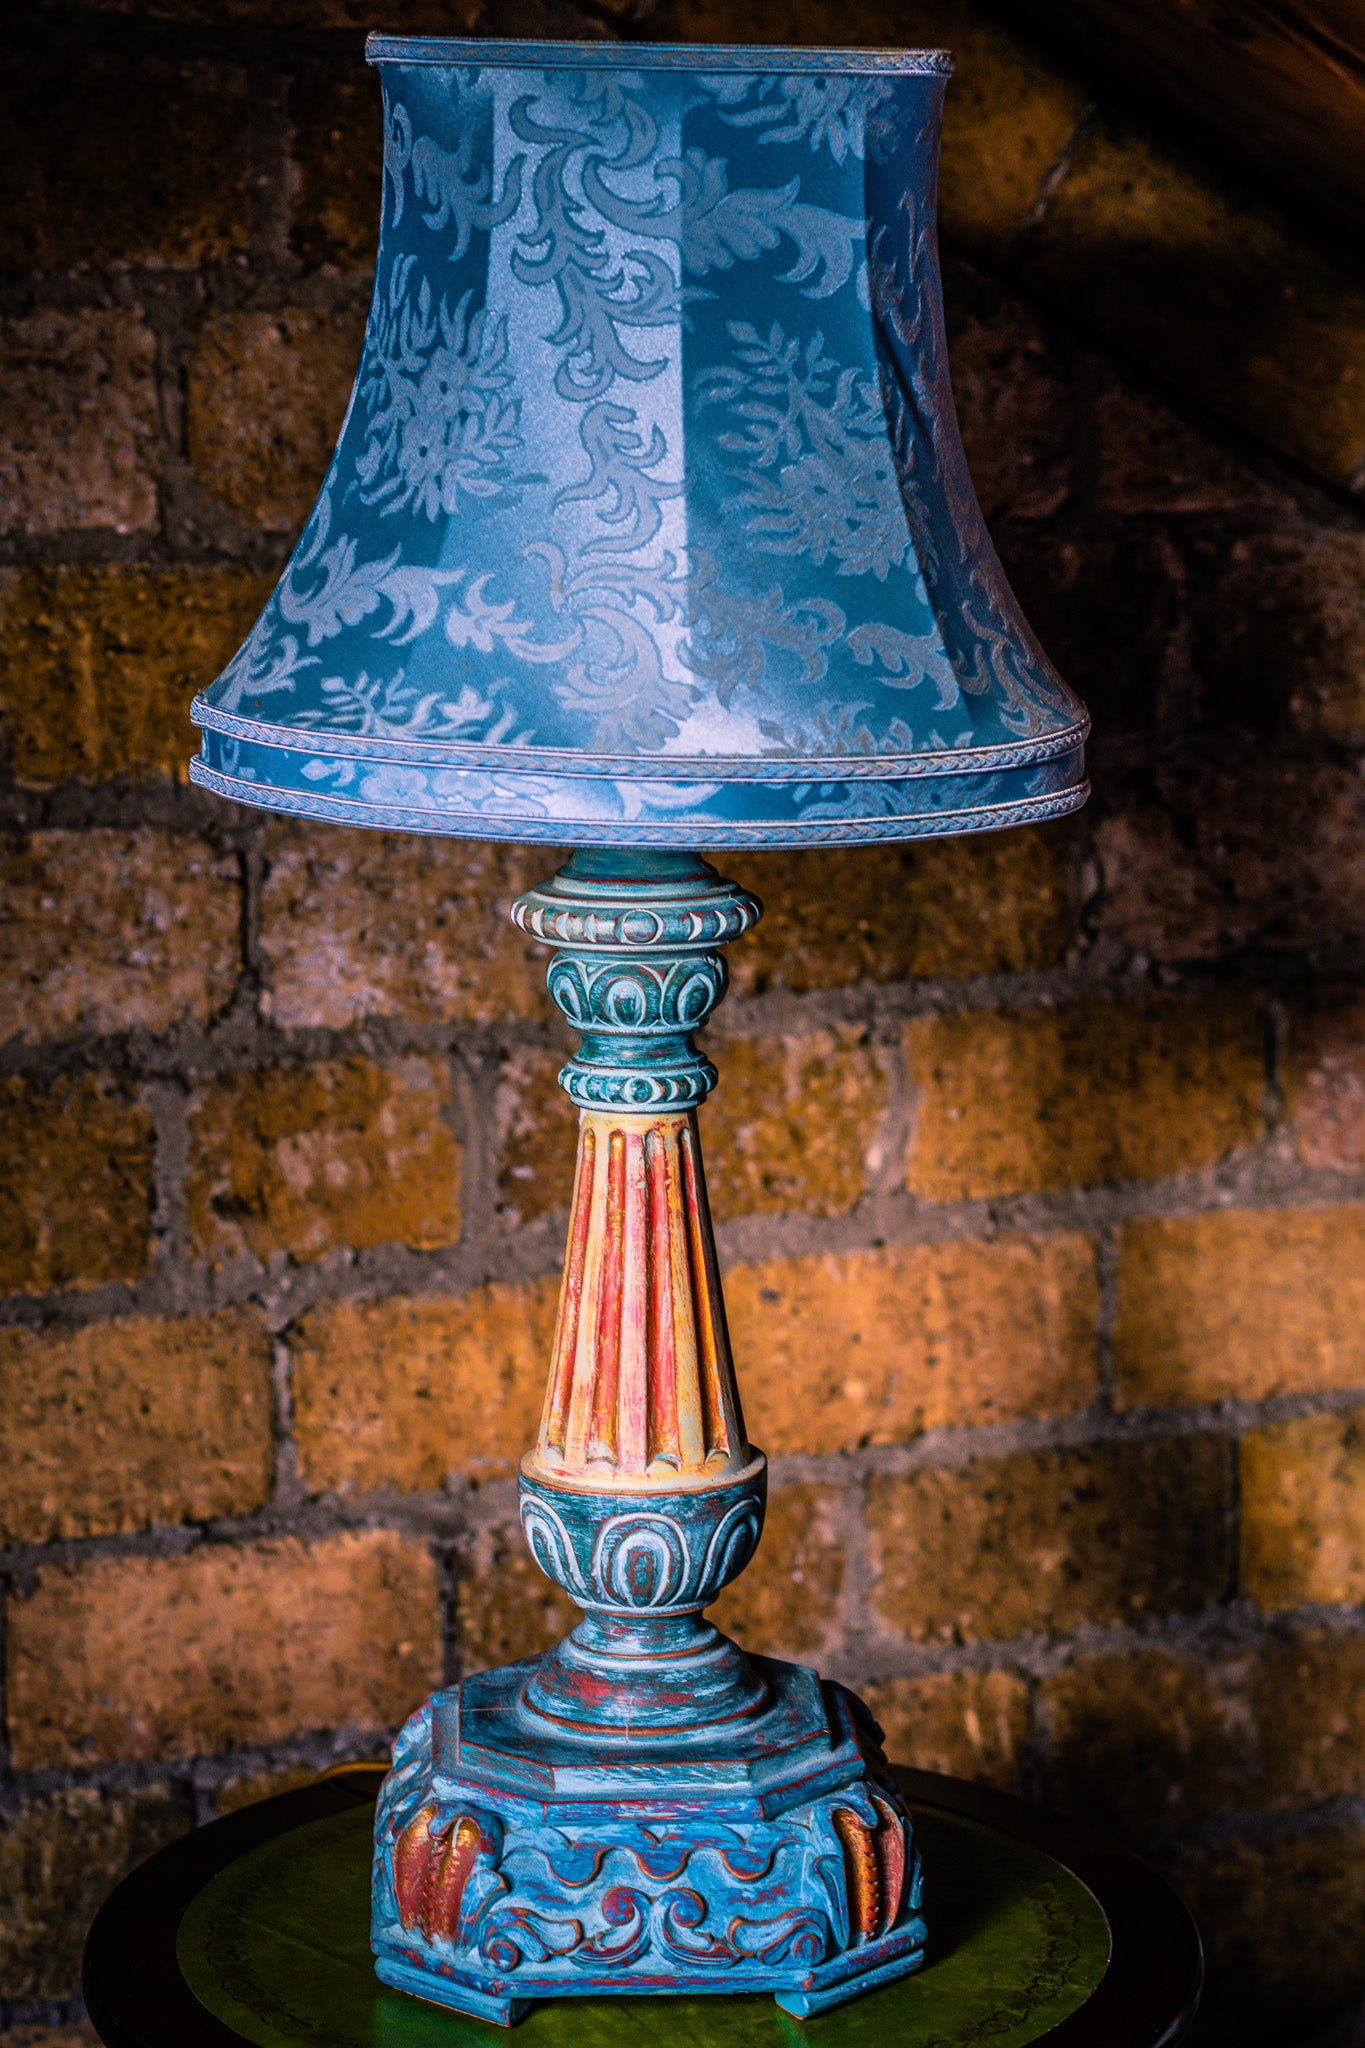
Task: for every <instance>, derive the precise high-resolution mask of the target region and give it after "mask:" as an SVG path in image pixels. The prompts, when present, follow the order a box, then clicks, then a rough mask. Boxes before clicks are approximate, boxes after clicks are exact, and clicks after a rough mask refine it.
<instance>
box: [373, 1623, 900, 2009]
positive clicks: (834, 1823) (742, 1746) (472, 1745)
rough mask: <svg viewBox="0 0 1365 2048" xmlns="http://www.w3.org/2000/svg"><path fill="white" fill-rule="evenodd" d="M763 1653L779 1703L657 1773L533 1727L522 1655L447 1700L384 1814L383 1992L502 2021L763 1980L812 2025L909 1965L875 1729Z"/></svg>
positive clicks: (751, 1987)
mask: <svg viewBox="0 0 1365 2048" xmlns="http://www.w3.org/2000/svg"><path fill="white" fill-rule="evenodd" d="M753 1661H754V1664H755V1667H756V1669H757V1670H758V1671H759V1672H760V1673H761V1674H762V1676H763V1678H764V1679H765V1681H766V1682H767V1684H768V1686H769V1687H770V1689H771V1695H772V1705H771V1706H770V1708H769V1709H768V1710H767V1711H766V1712H765V1713H763V1714H761V1715H758V1716H756V1717H755V1718H754V1719H752V1720H751V1721H749V1722H748V1723H747V1724H746V1726H745V1727H744V1729H743V1732H742V1733H740V1732H738V1731H737V1730H735V1729H734V1728H730V1729H726V1728H724V1727H720V1728H716V1729H714V1730H712V1731H710V1740H709V1742H708V1740H707V1736H706V1733H705V1732H704V1731H701V1730H699V1731H697V1737H696V1738H695V1743H696V1746H695V1748H692V1749H691V1750H690V1753H689V1754H688V1755H687V1756H686V1757H685V1758H679V1757H678V1756H677V1755H676V1754H674V1755H672V1756H668V1757H659V1758H657V1759H656V1760H655V1761H654V1762H652V1763H651V1761H650V1758H649V1755H648V1753H647V1751H646V1753H644V1754H641V1753H640V1748H641V1746H640V1745H639V1744H632V1743H630V1742H629V1741H622V1742H621V1743H620V1744H618V1745H616V1747H615V1749H614V1750H613V1749H603V1748H600V1747H599V1748H597V1749H595V1750H594V1751H593V1752H592V1753H591V1754H585V1753H583V1752H581V1751H580V1752H578V1753H577V1754H575V1753H574V1746H573V1745H572V1744H568V1743H554V1742H546V1741H545V1740H544V1739H543V1738H542V1737H540V1736H539V1735H538V1734H536V1733H535V1732H534V1731H533V1730H531V1729H530V1728H529V1726H528V1723H527V1722H526V1720H525V1719H524V1718H523V1716H522V1715H521V1713H520V1712H519V1701H520V1697H521V1693H522V1691H523V1690H524V1688H525V1685H526V1683H527V1681H528V1679H529V1678H530V1677H532V1676H533V1675H534V1672H535V1669H536V1662H537V1660H535V1659H530V1660H527V1662H526V1663H524V1664H521V1665H512V1666H508V1667H505V1668H504V1669H503V1670H502V1671H499V1672H491V1673H485V1674H482V1675H481V1677H479V1678H477V1679H470V1680H468V1681H466V1683H465V1685H464V1687H463V1688H460V1687H455V1688H452V1689H451V1690H450V1691H448V1692H444V1693H438V1694H437V1695H436V1697H435V1698H434V1699H433V1700H431V1701H430V1702H428V1704H427V1705H426V1706H425V1707H423V1708H421V1709H420V1710H419V1711H418V1713H416V1714H415V1715H414V1716H413V1717H412V1719H411V1720H410V1721H409V1722H408V1724H407V1726H406V1728H405V1729H404V1730H403V1733H402V1735H401V1736H400V1737H399V1739H398V1742H397V1744H396V1745H395V1747H394V1768H393V1770H392V1771H391V1772H390V1774H389V1776H388V1778H387V1779H386V1780H385V1784H384V1789H383V1792H382V1794H381V1797H380V1802H379V1808H378V1812H377V1815H376V1822H375V1864H374V1883H373V1898H372V1905H373V1914H372V1926H371V1941H372V1946H373V1948H374V1952H375V1958H376V1965H375V1966H376V1969H377V1971H378V1974H379V1976H380V1977H381V1978H382V1979H383V1981H384V1982H385V1983H387V1984H392V1985H394V1986H395V1987H397V1988H398V1989H400V1990H403V1991H408V1992H413V1993H415V1994H416V1995H417V1996H418V1997H421V1998H427V1999H431V2000H434V2001H435V2002H437V2003H438V2004H443V2005H450V2006H454V2007H456V2008H457V2009H459V2010H461V2011H464V2012H471V2013H475V2014H477V2015H478V2016H479V2017H481V2018H483V2019H490V2020H496V2021H500V2022H501V2023H502V2024H504V2025H508V2024H511V2023H512V2022H513V2021H515V2020H516V2019H518V2018H519V2017H520V2016H521V2014H522V2013H523V2012H524V2011H525V2010H526V2008H527V2007H528V2005H529V2004H530V2003H531V2002H533V2001H534V2000H536V1999H542V1998H555V1997H565V1996H573V1995H583V1994H585V1993H589V1992H595V1993H602V1992H609V1993H615V1994H631V1993H634V1994H644V1993H650V1992H711V1991H717V1992H740V1991H748V1992H753V1991H771V1992H772V1993H773V1994H774V1995H775V1997H776V1999H777V2002H778V2003H779V2005H781V2006H783V2007H785V2008H786V2010H787V2011H789V2012H793V2013H797V2014H806V2013H812V2012H818V2011H820V2010H821V2009H822V2008H824V2007H826V2006H830V2005H836V2004H838V2003H840V2002H841V2001H842V2000H843V1999H846V1998H851V1997H854V1996H856V1995H857V1994H858V1993H859V1992H861V1991H866V1990H870V1989H871V1988H872V1987H873V1986H874V1985H877V1984H882V1983H885V1982H887V1981H888V1980H889V1979H891V1978H893V1977H899V1976H903V1975H905V1974H907V1973H908V1972H909V1971H911V1970H914V1969H916V1968H917V1967H918V1965H919V1964H920V1963H921V1962H922V1961H923V1958H924V1935H925V1928H924V1920H923V1918H922V1916H921V1913H920V1910H919V1907H920V1878H919V1858H918V1855H917V1854H916V1851H915V1847H914V1843H913V1840H912V1837H911V1828H910V1822H909V1818H908V1816H907V1814H906V1811H905V1807H904V1805H903V1803H902V1800H901V1797H900V1794H899V1792H898V1790H897V1788H896V1786H895V1783H894V1781H893V1780H892V1779H891V1777H890V1776H889V1774H888V1773H887V1772H886V1770H885V1767H884V1764H883V1762H882V1760H881V1755H880V1751H879V1750H878V1748H877V1745H876V1736H877V1730H876V1728H875V1724H873V1723H872V1722H871V1721H870V1719H869V1718H868V1717H867V1715H866V1711H865V1709H863V1708H862V1706H861V1704H860V1703H859V1702H858V1701H857V1700H855V1699H854V1698H853V1696H852V1694H850V1693H848V1692H846V1691H844V1689H843V1688H842V1687H840V1686H835V1685H825V1684H822V1683H821V1681H820V1680H819V1679H818V1678H817V1677H816V1675H815V1673H814V1672H810V1671H806V1670H803V1669H801V1668H800V1667H798V1666H795V1665H790V1664H780V1663H777V1662H775V1661H773V1660H770V1659H766V1658H755V1659H754V1660H753ZM708 1752H709V1753H708Z"/></svg>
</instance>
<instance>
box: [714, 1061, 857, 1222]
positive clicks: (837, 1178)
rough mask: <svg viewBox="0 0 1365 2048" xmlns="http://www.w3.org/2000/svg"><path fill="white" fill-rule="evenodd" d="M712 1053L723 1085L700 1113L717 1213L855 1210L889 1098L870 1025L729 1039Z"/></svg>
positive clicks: (833, 1213)
mask: <svg viewBox="0 0 1365 2048" xmlns="http://www.w3.org/2000/svg"><path fill="white" fill-rule="evenodd" d="M711 1052H712V1057H713V1058H714V1059H715V1062H716V1065H717V1067H718V1068H719V1069H720V1085H719V1087H718V1088H717V1090H716V1093H715V1094H714V1095H713V1096H712V1097H711V1098H710V1099H709V1100H708V1102H707V1103H706V1105H705V1107H704V1108H703V1110H702V1112H701V1136H702V1145H703V1148H704V1151H705V1155H706V1172H707V1179H708V1182H709V1186H710V1195H711V1206H712V1209H713V1210H714V1212H715V1214H716V1215H717V1216H718V1217H726V1216H743V1215H754V1214H759V1215H775V1214H780V1213H781V1212H782V1211H783V1210H787V1209H797V1210H803V1211H804V1212H805V1213H806V1214H807V1215H812V1216H838V1215H842V1214H844V1213H845V1212H846V1211H847V1210H849V1209H852V1208H853V1207H854V1206H855V1204H856V1203H857V1202H858V1200H859V1198H860V1197H861V1195H862V1193H863V1189H864V1186H865V1184H866V1181H867V1174H868V1170H869V1154H870V1153H872V1151H873V1146H874V1142H875V1140H876V1138H877V1135H878V1132H879V1129H880V1126H881V1119H882V1114H883V1110H884V1107H885V1102H886V1081H885V1077H884V1076H883V1074H882V1071H881V1069H880V1067H879V1065H878V1063H877V1058H876V1054H875V1052H874V1050H873V1047H872V1045H871V1044H870V1042H869V1040H868V1037H867V1034H866V1033H865V1032H863V1031H860V1030H858V1029H857V1028H855V1027H852V1026H848V1027H841V1028H837V1029H834V1030H829V1031H813V1032H811V1033H809V1035H807V1036H806V1037H803V1038H725V1039H723V1040H718V1041H716V1042H715V1043H714V1044H713V1045H712V1048H711Z"/></svg>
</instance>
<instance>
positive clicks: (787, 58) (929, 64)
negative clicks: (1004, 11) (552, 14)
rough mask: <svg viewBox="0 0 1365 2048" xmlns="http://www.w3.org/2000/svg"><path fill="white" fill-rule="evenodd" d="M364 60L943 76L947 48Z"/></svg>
mask: <svg viewBox="0 0 1365 2048" xmlns="http://www.w3.org/2000/svg"><path fill="white" fill-rule="evenodd" d="M365 57H366V61H367V62H368V63H370V64H395V63H397V64H447V65H449V64H470V65H477V66H480V67H482V66H486V65H490V64H497V65H524V66H525V67H526V68H527V69H528V70H535V71H544V70H546V69H547V68H560V67H568V68H576V69H581V68H582V67H584V66H588V67H591V68H592V69H594V70H619V71H780V72H783V73H791V72H827V71H840V72H866V73H871V74H874V75H878V74H879V75H888V74H889V75H891V76H897V77H914V76H917V75H929V76H947V74H948V73H950V72H951V71H952V69H953V59H952V56H951V53H950V52H949V51H947V50H897V49H842V48H832V47H825V46H820V47H816V48H801V49H790V48H788V47H786V46H785V45H784V44H781V43H605V42H604V43H570V42H531V41H527V40H524V39H519V40H515V41H510V40H509V41H495V40H493V39H492V38H485V37H482V36H392V35H383V34H379V33H375V34H372V35H370V36H369V37H367V38H366V42H365Z"/></svg>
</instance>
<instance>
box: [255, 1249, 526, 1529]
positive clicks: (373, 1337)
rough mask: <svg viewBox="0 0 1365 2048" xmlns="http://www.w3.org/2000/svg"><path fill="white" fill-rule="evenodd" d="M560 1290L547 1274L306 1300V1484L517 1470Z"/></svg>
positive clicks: (301, 1386) (423, 1484)
mask: <svg viewBox="0 0 1365 2048" xmlns="http://www.w3.org/2000/svg"><path fill="white" fill-rule="evenodd" d="M558 1299H559V1284H558V1281H557V1280H555V1279H546V1280H533V1281H530V1282H528V1283H527V1284H525V1285H524V1286H519V1287H507V1286H498V1285H491V1286H487V1287H476V1288H474V1289H473V1290H472V1292H471V1293H469V1294H466V1295H462V1296H461V1297H459V1299H457V1300H453V1301H451V1300H445V1299H439V1298H438V1299H426V1298H423V1299H418V1300H414V1299H411V1298H409V1297H405V1296H401V1295H400V1296H398V1297H397V1298H395V1299H392V1300H388V1301H368V1302H337V1303H329V1304H326V1305H325V1306H323V1307H320V1308H316V1309H313V1310H311V1311H310V1312H309V1314H307V1315H306V1316H304V1317H303V1319H302V1320H301V1322H300V1323H299V1326H298V1329H297V1332H296V1333H295V1335H294V1337H293V1339H292V1342H291V1347H290V1348H291V1351H292V1353H293V1360H294V1430H295V1436H296V1438H297V1441H298V1446H299V1457H300V1461H301V1464H302V1468H303V1477H304V1481H305V1484H306V1485H307V1486H309V1487H310V1488H311V1489H314V1490H322V1489H324V1488H325V1489H329V1490H332V1491H335V1492H338V1493H348V1492H357V1493H366V1492H369V1491H371V1490H373V1489H375V1488H377V1487H390V1486H392V1487H398V1488H399V1489H400V1490H402V1491H404V1492H413V1493H415V1492H420V1491H422V1490H423V1489H430V1488H434V1487H439V1486H443V1485H444V1484H445V1482H446V1480H447V1479H448V1478H450V1477H452V1476H456V1477H460V1478H472V1479H483V1478H488V1477H492V1476H497V1475H505V1474H507V1473H510V1472H513V1471H515V1469H516V1464H517V1460H518V1459H519V1458H520V1457H521V1454H522V1452H523V1451H525V1450H528V1449H529V1448H530V1446H531V1444H532V1443H533V1442H534V1441H535V1435H536V1429H537V1426H538V1424H539V1421H540V1408H541V1402H542V1400H543V1398H544V1394H545V1378H546V1374H547V1372H548V1370H549V1362H550V1345H551V1341H552V1339H553V1336H554V1323H555V1308H556V1304H557V1302H558Z"/></svg>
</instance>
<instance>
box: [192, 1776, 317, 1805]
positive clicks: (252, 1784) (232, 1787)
mask: <svg viewBox="0 0 1365 2048" xmlns="http://www.w3.org/2000/svg"><path fill="white" fill-rule="evenodd" d="M317 1779H318V1773H317V1771H316V1769H315V1768H314V1766H313V1765H312V1764H293V1765H286V1766H285V1768H284V1769H283V1770H278V1771H244V1772H243V1773H242V1774H241V1775H240V1776H238V1777H233V1778H227V1779H225V1780H224V1782H223V1783H222V1784H221V1785H220V1786H219V1787H218V1789H217V1791H216V1792H215V1793H214V1795H213V1809H214V1812H215V1813H240V1811H241V1809H242V1808H243V1807H244V1806H256V1805H258V1804H259V1803H260V1801H261V1800H262V1799H276V1798H278V1797H279V1795H280V1793H281V1792H300V1791H302V1790H303V1787H304V1786H305V1785H315V1784H316V1783H317Z"/></svg>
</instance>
